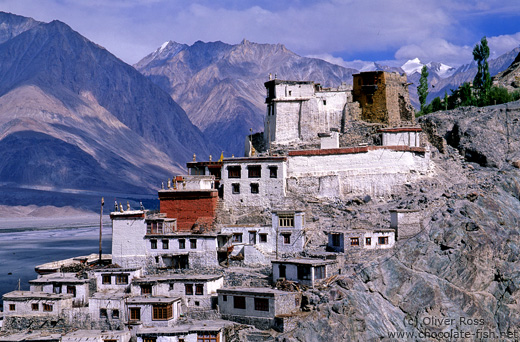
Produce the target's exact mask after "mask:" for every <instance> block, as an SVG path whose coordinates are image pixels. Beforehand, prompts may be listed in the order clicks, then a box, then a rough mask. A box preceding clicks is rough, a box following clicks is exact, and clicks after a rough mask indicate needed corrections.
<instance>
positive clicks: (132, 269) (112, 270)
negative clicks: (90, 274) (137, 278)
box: [94, 267, 141, 273]
mask: <svg viewBox="0 0 520 342" xmlns="http://www.w3.org/2000/svg"><path fill="white" fill-rule="evenodd" d="M140 269H141V267H114V268H112V267H105V268H97V269H95V270H94V272H96V273H100V272H102V273H121V272H135V271H138V270H140Z"/></svg>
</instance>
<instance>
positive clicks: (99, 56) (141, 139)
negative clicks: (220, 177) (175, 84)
mask: <svg viewBox="0 0 520 342" xmlns="http://www.w3.org/2000/svg"><path fill="white" fill-rule="evenodd" d="M0 24H1V25H0V42H1V41H2V40H3V43H2V44H0V55H1V56H2V58H1V59H0V74H1V75H2V77H1V79H0V139H1V140H0V144H2V146H4V147H5V148H6V150H2V156H3V157H4V158H5V159H4V158H3V159H2V161H0V182H9V183H10V184H11V185H13V184H14V185H15V186H16V185H20V186H29V185H34V186H52V187H55V188H57V189H59V188H62V187H72V188H74V189H79V190H107V189H110V190H114V191H116V190H117V191H120V192H125V193H128V192H132V191H139V192H140V193H154V192H155V191H156V189H157V188H158V187H159V186H160V184H161V181H164V180H166V179H167V178H168V177H169V178H171V177H172V176H173V175H174V174H178V173H182V172H184V171H183V169H184V167H185V163H186V161H188V160H191V158H192V155H193V153H196V154H197V155H203V156H207V155H209V153H210V149H211V146H212V145H211V144H207V143H206V139H205V137H204V136H203V134H202V133H201V132H200V130H199V129H198V128H197V127H195V126H194V125H193V124H192V123H191V122H190V120H189V118H188V117H187V116H186V113H185V112H184V111H183V110H182V108H181V107H180V106H179V105H177V103H175V101H173V99H172V98H171V97H170V96H169V95H168V94H167V93H165V92H164V91H163V90H162V89H160V88H159V87H158V86H156V85H155V84H154V83H152V82H151V81H150V80H148V79H147V78H146V77H144V76H143V75H141V74H140V73H139V72H137V71H136V70H135V69H134V68H133V67H131V66H130V65H127V64H125V63H124V62H122V61H121V60H119V59H118V58H116V57H115V56H113V55H112V54H110V53H109V52H108V51H107V50H105V49H104V48H103V47H100V46H98V45H96V44H94V43H92V42H90V41H89V40H87V39H86V38H84V37H83V36H81V35H80V34H78V33H77V32H75V31H73V30H72V29H71V28H70V27H69V26H67V25H65V24H64V23H61V22H59V21H53V22H51V23H39V22H35V21H34V20H32V19H30V18H23V17H20V16H15V15H12V14H8V13H0ZM18 165H24V168H23V169H21V168H20V166H18ZM74 179H75V180H76V181H75V182H72V180H74Z"/></svg>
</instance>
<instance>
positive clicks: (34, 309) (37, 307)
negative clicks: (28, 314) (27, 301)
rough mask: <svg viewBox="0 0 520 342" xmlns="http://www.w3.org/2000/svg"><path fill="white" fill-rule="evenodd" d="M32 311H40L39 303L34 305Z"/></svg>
mask: <svg viewBox="0 0 520 342" xmlns="http://www.w3.org/2000/svg"><path fill="white" fill-rule="evenodd" d="M31 309H32V311H38V310H40V305H39V304H38V303H32V304H31Z"/></svg>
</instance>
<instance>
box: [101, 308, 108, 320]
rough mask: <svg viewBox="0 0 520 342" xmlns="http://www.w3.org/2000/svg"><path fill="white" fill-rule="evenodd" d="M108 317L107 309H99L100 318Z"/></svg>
mask: <svg viewBox="0 0 520 342" xmlns="http://www.w3.org/2000/svg"><path fill="white" fill-rule="evenodd" d="M106 317H108V314H107V309H99V318H106Z"/></svg>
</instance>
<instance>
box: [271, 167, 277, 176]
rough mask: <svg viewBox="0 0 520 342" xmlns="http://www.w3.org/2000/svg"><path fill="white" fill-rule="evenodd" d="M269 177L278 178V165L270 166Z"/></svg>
mask: <svg viewBox="0 0 520 342" xmlns="http://www.w3.org/2000/svg"><path fill="white" fill-rule="evenodd" d="M269 178H278V166H269Z"/></svg>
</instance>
